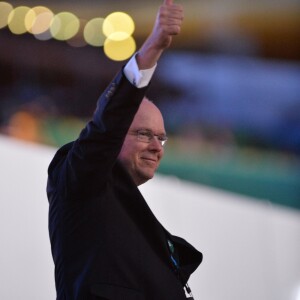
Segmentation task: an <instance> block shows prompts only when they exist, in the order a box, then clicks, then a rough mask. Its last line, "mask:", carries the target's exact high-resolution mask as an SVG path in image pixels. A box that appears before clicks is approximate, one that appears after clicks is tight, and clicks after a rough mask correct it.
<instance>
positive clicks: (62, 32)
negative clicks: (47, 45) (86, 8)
mask: <svg viewBox="0 0 300 300" xmlns="http://www.w3.org/2000/svg"><path fill="white" fill-rule="evenodd" d="M79 27H80V22H79V19H78V18H77V17H76V16H75V15H74V14H72V13H69V12H61V13H59V14H57V15H55V16H54V18H53V20H52V22H51V26H50V32H51V34H52V36H53V38H55V39H57V40H60V41H66V40H68V39H70V38H72V37H73V36H75V35H76V34H77V32H78V30H79Z"/></svg>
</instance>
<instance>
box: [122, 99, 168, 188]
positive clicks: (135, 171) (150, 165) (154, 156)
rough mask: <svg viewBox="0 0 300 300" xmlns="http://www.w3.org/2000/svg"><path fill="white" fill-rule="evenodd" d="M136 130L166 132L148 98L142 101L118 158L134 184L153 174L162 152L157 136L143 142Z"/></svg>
mask: <svg viewBox="0 0 300 300" xmlns="http://www.w3.org/2000/svg"><path fill="white" fill-rule="evenodd" d="M138 130H148V131H150V132H152V133H153V134H154V135H159V136H164V135H165V134H166V133H165V128H164V122H163V118H162V115H161V113H160V111H159V109H158V108H157V107H156V106H155V105H154V104H153V103H152V102H150V101H148V100H143V101H142V103H141V105H140V108H139V110H138V112H137V113H136V115H135V117H134V120H133V122H132V124H131V126H130V128H129V130H128V133H127V135H126V137H125V141H124V143H123V147H122V149H121V152H120V154H119V160H120V161H121V163H122V164H123V166H124V167H125V168H126V170H127V171H128V172H129V174H130V175H131V177H132V178H133V180H134V182H135V183H136V185H140V184H143V183H145V182H146V181H147V180H149V179H151V178H152V177H153V176H154V173H155V171H156V169H157V168H158V166H159V162H160V160H161V158H162V156H163V153H164V149H163V147H162V145H161V143H160V141H159V140H158V139H157V136H155V137H154V138H152V139H151V140H150V142H145V141H142V140H140V139H138V136H137V131H138Z"/></svg>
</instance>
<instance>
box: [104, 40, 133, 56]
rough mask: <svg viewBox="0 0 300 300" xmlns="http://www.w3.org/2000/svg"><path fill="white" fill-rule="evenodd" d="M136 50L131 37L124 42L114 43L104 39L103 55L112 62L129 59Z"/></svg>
mask: <svg viewBox="0 0 300 300" xmlns="http://www.w3.org/2000/svg"><path fill="white" fill-rule="evenodd" d="M135 50H136V44H135V41H134V39H133V37H132V36H130V37H128V38H127V39H126V40H122V41H114V40H110V39H106V41H105V43H104V53H105V55H106V56H107V57H109V58H110V59H112V60H116V61H121V60H125V59H127V58H129V57H130V56H131V55H132V54H133V53H134V52H135Z"/></svg>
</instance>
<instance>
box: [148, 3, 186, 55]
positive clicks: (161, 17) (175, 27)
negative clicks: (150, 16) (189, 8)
mask: <svg viewBox="0 0 300 300" xmlns="http://www.w3.org/2000/svg"><path fill="white" fill-rule="evenodd" d="M182 21H183V8H182V6H181V5H178V4H174V3H173V0H164V2H163V4H162V5H161V6H160V8H159V11H158V14H157V17H156V21H155V24H154V28H153V31H152V37H153V40H154V41H155V42H156V44H157V46H158V47H162V48H163V49H165V48H168V47H169V46H170V44H171V42H172V37H173V36H174V35H178V34H179V33H180V30H181V25H182Z"/></svg>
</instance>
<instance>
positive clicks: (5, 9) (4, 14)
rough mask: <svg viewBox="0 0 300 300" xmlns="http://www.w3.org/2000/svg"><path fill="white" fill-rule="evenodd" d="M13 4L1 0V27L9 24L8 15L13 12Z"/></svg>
mask: <svg viewBox="0 0 300 300" xmlns="http://www.w3.org/2000/svg"><path fill="white" fill-rule="evenodd" d="M12 10H13V6H12V5H11V4H9V3H7V2H4V1H1V2H0V28H4V27H6V26H7V22H8V16H9V14H10V13H11V12H12Z"/></svg>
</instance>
